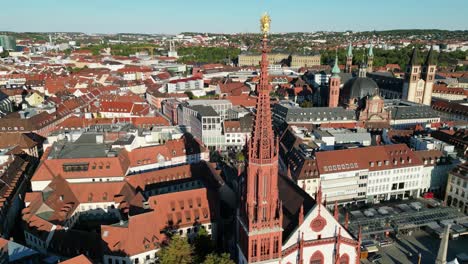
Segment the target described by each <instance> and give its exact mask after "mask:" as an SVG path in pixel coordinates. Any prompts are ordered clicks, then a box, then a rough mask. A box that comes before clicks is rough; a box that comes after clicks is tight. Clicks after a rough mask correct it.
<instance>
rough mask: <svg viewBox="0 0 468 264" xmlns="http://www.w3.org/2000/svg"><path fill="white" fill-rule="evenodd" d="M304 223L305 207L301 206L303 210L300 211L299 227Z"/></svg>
mask: <svg viewBox="0 0 468 264" xmlns="http://www.w3.org/2000/svg"><path fill="white" fill-rule="evenodd" d="M303 222H304V205H303V204H301V209H300V210H299V225H301V224H302V223H303Z"/></svg>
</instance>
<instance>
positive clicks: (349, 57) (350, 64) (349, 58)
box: [345, 42, 353, 73]
mask: <svg viewBox="0 0 468 264" xmlns="http://www.w3.org/2000/svg"><path fill="white" fill-rule="evenodd" d="M352 67H353V45H351V42H350V43H349V46H348V52H347V53H346V67H345V71H346V72H347V73H351V68H352Z"/></svg>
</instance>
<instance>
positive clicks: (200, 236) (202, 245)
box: [193, 228, 214, 263]
mask: <svg viewBox="0 0 468 264" xmlns="http://www.w3.org/2000/svg"><path fill="white" fill-rule="evenodd" d="M193 247H194V252H195V256H194V260H195V263H201V262H202V261H203V260H204V259H205V257H206V256H207V255H208V254H210V253H212V252H213V251H214V244H213V240H211V236H210V235H209V234H208V232H207V231H206V230H205V229H204V228H200V229H199V230H198V233H197V236H196V237H195V238H194V240H193Z"/></svg>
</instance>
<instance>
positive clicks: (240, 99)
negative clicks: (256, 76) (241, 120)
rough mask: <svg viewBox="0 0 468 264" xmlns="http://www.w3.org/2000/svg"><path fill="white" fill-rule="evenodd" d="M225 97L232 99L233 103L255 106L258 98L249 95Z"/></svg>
mask: <svg viewBox="0 0 468 264" xmlns="http://www.w3.org/2000/svg"><path fill="white" fill-rule="evenodd" d="M225 99H227V100H229V101H231V103H232V105H235V106H243V107H255V106H256V105H257V98H255V97H252V96H249V95H239V96H232V95H231V96H227V97H226V98H225Z"/></svg>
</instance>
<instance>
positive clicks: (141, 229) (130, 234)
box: [101, 211, 165, 256]
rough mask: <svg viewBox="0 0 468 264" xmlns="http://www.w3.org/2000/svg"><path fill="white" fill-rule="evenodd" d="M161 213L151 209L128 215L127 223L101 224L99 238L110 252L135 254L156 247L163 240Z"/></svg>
mask: <svg viewBox="0 0 468 264" xmlns="http://www.w3.org/2000/svg"><path fill="white" fill-rule="evenodd" d="M161 216H162V214H161V213H159V212H156V211H151V212H148V213H143V214H139V215H134V216H130V217H129V220H128V224H127V225H112V226H108V225H103V226H101V238H102V240H103V241H104V243H106V244H107V247H108V250H109V251H110V252H114V253H118V254H122V253H123V254H125V255H128V256H133V255H137V254H140V253H143V252H146V251H150V250H154V249H158V248H159V247H160V244H161V243H162V242H163V241H164V240H165V235H164V234H161V230H162V229H163V228H164V227H165V226H163V224H162V223H161V222H160V221H159V219H160V217H161Z"/></svg>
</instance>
